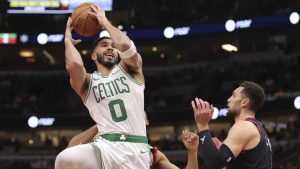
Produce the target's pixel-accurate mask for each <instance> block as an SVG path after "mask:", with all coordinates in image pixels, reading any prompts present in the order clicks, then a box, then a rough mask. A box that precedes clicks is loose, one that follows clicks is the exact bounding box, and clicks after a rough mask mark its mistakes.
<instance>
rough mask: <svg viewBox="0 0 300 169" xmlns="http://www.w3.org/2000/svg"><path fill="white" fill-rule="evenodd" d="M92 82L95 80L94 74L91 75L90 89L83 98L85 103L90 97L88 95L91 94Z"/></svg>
mask: <svg viewBox="0 0 300 169" xmlns="http://www.w3.org/2000/svg"><path fill="white" fill-rule="evenodd" d="M92 82H93V74H91V75H90V82H89V89H88V91H87V93H86V95H85V97H84V99H83V103H85V102H86V101H87V99H88V96H89V95H90V91H91V88H92Z"/></svg>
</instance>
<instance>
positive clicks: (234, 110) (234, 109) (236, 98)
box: [227, 87, 244, 115]
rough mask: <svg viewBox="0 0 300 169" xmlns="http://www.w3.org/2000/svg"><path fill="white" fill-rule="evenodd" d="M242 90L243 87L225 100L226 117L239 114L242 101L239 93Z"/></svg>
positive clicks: (242, 97)
mask: <svg viewBox="0 0 300 169" xmlns="http://www.w3.org/2000/svg"><path fill="white" fill-rule="evenodd" d="M242 90H243V87H238V88H236V89H235V90H234V91H233V92H232V95H231V96H230V97H229V98H228V100H227V107H228V108H227V109H228V115H231V114H232V115H237V114H239V113H240V111H241V109H242V101H243V99H244V96H243V94H242V93H241V92H242Z"/></svg>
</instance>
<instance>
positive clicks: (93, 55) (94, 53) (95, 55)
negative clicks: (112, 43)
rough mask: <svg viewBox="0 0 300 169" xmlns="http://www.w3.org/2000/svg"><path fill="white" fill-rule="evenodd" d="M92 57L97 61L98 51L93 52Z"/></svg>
mask: <svg viewBox="0 0 300 169" xmlns="http://www.w3.org/2000/svg"><path fill="white" fill-rule="evenodd" d="M91 59H92V60H93V61H94V62H95V61H96V60H97V54H96V52H92V54H91Z"/></svg>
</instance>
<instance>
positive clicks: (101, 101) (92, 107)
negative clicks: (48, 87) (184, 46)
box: [55, 6, 150, 169]
mask: <svg viewBox="0 0 300 169" xmlns="http://www.w3.org/2000/svg"><path fill="white" fill-rule="evenodd" d="M91 8H92V9H93V12H90V14H91V15H94V16H96V18H97V19H98V21H99V24H100V25H101V27H102V28H104V29H106V30H107V31H108V33H109V34H110V38H102V39H100V40H99V41H98V43H97V45H96V47H95V48H94V50H93V53H92V55H91V57H92V60H93V61H94V62H95V64H96V66H97V71H96V72H94V73H93V74H88V73H87V72H86V69H85V67H84V64H83V61H82V58H81V56H80V54H79V52H78V51H77V49H76V48H75V46H74V45H76V44H77V43H79V42H80V41H78V40H74V39H72V35H71V30H72V27H71V23H72V20H71V19H70V18H69V19H68V22H67V26H66V32H65V55H66V69H67V71H68V73H69V75H70V83H71V86H72V88H73V89H74V90H75V92H76V93H77V94H78V95H79V96H80V97H81V99H82V100H83V103H84V104H85V106H86V107H87V108H88V110H89V113H90V115H91V117H92V118H93V120H94V121H95V122H96V123H97V128H98V130H99V132H100V133H101V136H100V137H99V138H98V139H97V140H96V141H95V143H94V144H84V145H78V146H75V147H71V148H68V149H65V150H64V151H62V152H61V153H60V154H59V155H58V156H57V157H56V161H55V168H56V169H73V168H80V169H96V168H97V169H99V168H100V169H102V168H103V169H104V168H105V169H148V168H149V167H150V166H149V163H150V162H149V161H150V157H149V145H148V139H147V137H146V124H145V123H146V122H145V114H144V77H143V73H142V58H141V56H140V54H139V53H138V52H137V50H136V47H135V45H134V43H133V42H132V41H131V40H130V39H129V38H128V37H127V36H126V35H125V34H123V33H122V32H121V31H120V30H119V29H117V28H116V27H114V26H113V25H112V24H111V23H110V22H109V21H108V19H107V18H106V16H105V12H104V11H103V10H102V9H101V8H100V7H98V6H97V7H94V6H91ZM119 60H120V61H119Z"/></svg>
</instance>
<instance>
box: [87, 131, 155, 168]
mask: <svg viewBox="0 0 300 169" xmlns="http://www.w3.org/2000/svg"><path fill="white" fill-rule="evenodd" d="M91 144H92V145H94V146H97V147H98V148H99V149H100V153H101V155H100V156H101V158H102V159H101V161H103V163H102V165H103V168H104V169H149V168H150V156H149V151H150V147H149V145H148V144H145V143H133V142H125V141H124V142H122V141H108V140H106V139H104V138H102V137H101V136H99V137H98V138H97V139H95V141H94V143H91Z"/></svg>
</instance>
